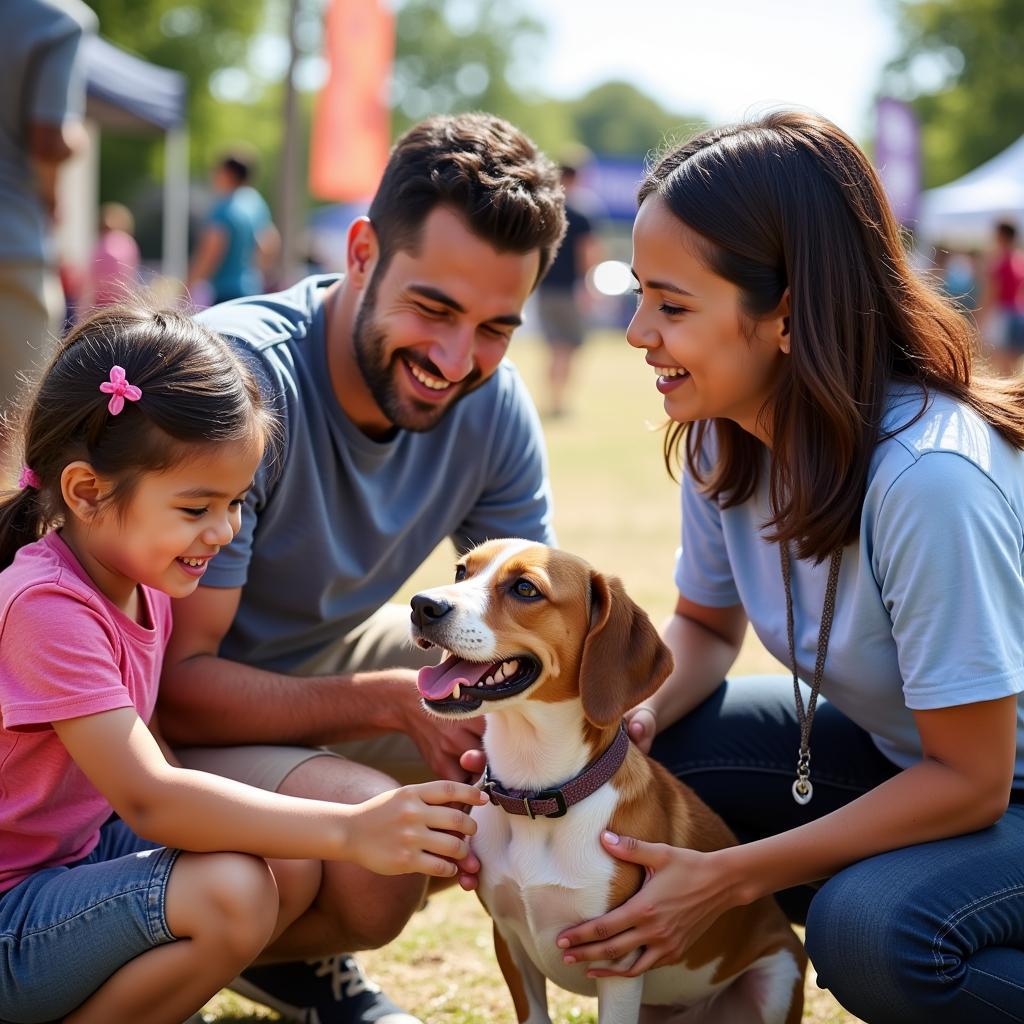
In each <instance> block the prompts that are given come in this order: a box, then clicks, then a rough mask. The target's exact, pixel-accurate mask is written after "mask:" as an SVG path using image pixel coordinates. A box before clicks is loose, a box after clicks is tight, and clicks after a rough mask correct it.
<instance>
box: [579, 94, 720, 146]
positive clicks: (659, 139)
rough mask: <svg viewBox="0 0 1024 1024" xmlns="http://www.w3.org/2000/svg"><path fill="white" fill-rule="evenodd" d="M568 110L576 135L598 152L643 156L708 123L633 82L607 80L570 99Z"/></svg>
mask: <svg viewBox="0 0 1024 1024" xmlns="http://www.w3.org/2000/svg"><path fill="white" fill-rule="evenodd" d="M568 109H569V117H570V119H571V122H572V125H573V128H574V132H575V136H576V138H577V139H578V140H579V141H580V142H582V143H583V144H584V145H585V146H586V147H587V148H588V149H591V150H593V151H594V152H595V153H609V154H624V155H630V156H634V155H643V154H645V153H647V152H648V151H649V150H657V149H658V148H660V147H661V146H664V145H666V144H668V143H671V142H673V141H677V140H679V139H680V138H682V137H685V136H687V135H690V134H692V133H693V132H694V131H695V130H697V129H699V128H703V127H704V126H705V125H706V124H707V122H706V121H704V120H703V119H702V118H700V117H697V116H695V115H692V114H690V115H687V114H679V113H672V112H670V111H668V110H665V108H664V107H662V106H661V104H660V103H658V101H657V100H655V99H652V98H651V97H650V96H648V95H647V94H646V93H644V92H641V91H640V90H639V89H638V88H637V87H636V86H635V85H631V84H630V83H629V82H614V81H613V82H604V83H603V84H601V85H598V86H596V87H595V88H593V89H591V90H590V91H589V92H587V93H586V94H585V95H584V96H581V97H580V98H579V99H578V100H571V101H569V103H568Z"/></svg>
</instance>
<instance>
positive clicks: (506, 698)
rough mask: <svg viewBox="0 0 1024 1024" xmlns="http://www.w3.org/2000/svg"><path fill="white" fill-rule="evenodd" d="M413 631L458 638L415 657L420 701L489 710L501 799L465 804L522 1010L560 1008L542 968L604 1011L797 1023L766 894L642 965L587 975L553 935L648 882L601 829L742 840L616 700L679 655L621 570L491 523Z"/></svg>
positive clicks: (797, 1000) (795, 999)
mask: <svg viewBox="0 0 1024 1024" xmlns="http://www.w3.org/2000/svg"><path fill="white" fill-rule="evenodd" d="M411 632H412V638H413V640H414V641H415V642H416V643H417V644H419V645H420V646H421V647H429V646H437V647H440V648H443V649H444V650H445V651H447V652H448V654H449V655H450V656H449V657H447V658H446V659H445V660H444V661H443V662H442V663H441V664H440V665H438V666H437V667H435V668H428V669H423V670H421V672H420V678H419V688H420V693H421V695H422V697H423V701H424V705H425V706H426V707H427V709H428V710H430V711H431V712H433V713H434V714H437V715H442V716H444V717H447V718H456V717H459V716H464V715H481V714H486V715H487V730H486V735H485V737H484V747H485V750H486V754H487V761H488V770H487V773H486V775H485V779H484V780H483V784H484V785H485V788H487V789H488V790H489V792H490V795H491V800H492V803H489V804H485V805H484V806H483V807H477V808H474V810H473V816H474V817H475V818H476V820H477V825H478V831H477V833H476V835H475V837H474V839H473V849H474V851H475V853H476V854H477V856H478V857H479V859H480V862H481V864H482V868H481V871H480V878H479V889H478V892H479V895H480V898H481V900H482V902H483V904H484V906H485V908H486V909H487V911H488V913H489V914H490V915H491V917H492V918H493V920H494V926H495V930H494V941H495V948H496V952H497V955H498V962H499V964H500V965H501V968H502V973H503V974H504V976H505V980H506V982H507V983H508V986H509V989H510V991H511V994H512V999H513V1001H514V1003H515V1008H516V1015H517V1018H518V1020H519V1021H527V1022H528V1024H543V1022H548V1021H549V1020H550V1018H549V1017H548V1012H547V996H546V992H545V983H544V979H545V978H550V979H551V981H553V982H554V983H555V984H556V985H559V986H561V987H562V988H564V989H568V990H570V991H573V992H578V993H581V994H583V995H595V994H596V995H597V997H598V1005H599V1020H600V1024H627V1022H630V1024H632V1022H635V1021H636V1020H637V1018H638V1015H639V1012H640V1007H641V1005H645V1006H647V1005H650V1006H661V1007H673V1008H678V1009H679V1010H680V1014H679V1016H673V1018H672V1019H673V1021H675V1020H679V1021H691V1020H692V1021H695V1022H696V1021H700V1022H702V1024H703V1022H710V1021H721V1022H723V1024H748V1022H749V1024H796V1022H798V1021H799V1020H800V1016H801V1012H802V1008H803V977H804V970H805V968H806V964H807V960H806V956H805V954H804V951H803V947H802V945H801V944H800V941H799V939H798V938H797V936H796V935H795V934H794V932H793V930H792V929H791V928H790V927H789V924H788V922H787V921H786V920H785V918H784V916H783V914H782V912H781V910H780V909H779V908H778V906H777V904H776V903H775V902H774V900H772V899H764V900H760V901H758V902H756V903H754V904H751V905H750V906H745V907H738V908H736V909H734V910H730V911H728V912H726V913H725V914H723V915H722V916H721V917H720V918H719V919H718V921H717V922H716V923H715V924H714V925H712V926H711V928H710V929H709V930H708V931H706V932H705V933H704V934H703V935H702V936H701V937H700V938H699V939H698V940H697V942H696V943H694V945H693V946H692V947H691V948H690V949H689V951H688V952H687V954H686V956H685V958H684V960H683V961H682V962H681V963H679V964H676V965H673V966H670V967H659V968H656V969H655V970H652V971H649V972H648V973H647V974H645V975H643V976H642V977H640V978H622V977H610V978H600V979H597V980H594V979H589V978H587V976H586V971H587V967H588V965H585V964H574V965H571V966H570V965H566V964H565V963H563V961H562V952H561V950H560V949H558V948H557V946H556V937H557V935H558V933H559V932H560V931H561V930H562V929H564V928H566V927H568V926H570V925H574V924H578V923H579V922H580V921H583V920H586V919H589V918H593V917H598V916H599V915H601V914H603V913H605V912H606V911H608V910H610V909H611V908H613V907H615V906H617V905H618V904H620V903H622V902H624V901H625V900H626V899H628V898H629V897H630V896H631V895H632V894H633V893H635V892H636V891H637V890H638V888H639V887H640V885H641V883H642V882H643V869H641V868H640V867H639V866H637V865H634V864H629V863H626V862H617V861H615V860H614V859H613V858H612V857H610V856H609V855H608V854H607V853H606V852H605V851H604V850H603V849H602V847H601V844H600V841H599V835H600V833H601V831H602V830H603V829H606V828H607V829H611V830H612V831H613V832H616V833H618V834H620V835H626V836H636V837H637V838H639V839H644V840H647V841H649V842H658V843H670V844H672V845H674V846H681V847H690V848H692V849H696V850H713V849H718V848H721V847H724V846H729V845H732V844H733V843H734V842H735V839H734V837H733V836H732V834H731V833H730V832H729V830H728V828H727V827H726V826H725V824H724V823H723V822H722V821H721V819H720V818H718V817H717V816H716V815H715V814H714V813H713V812H712V811H711V810H710V809H709V808H708V807H707V806H706V805H704V804H703V803H702V802H701V801H700V800H699V799H698V797H697V796H696V794H695V793H693V791H692V790H690V789H688V788H687V787H686V786H684V785H682V784H681V783H679V782H678V781H677V780H676V779H675V778H674V777H673V776H671V775H670V774H669V772H667V771H666V770H665V769H664V768H663V767H662V766H660V765H659V764H657V763H656V762H654V761H652V760H650V759H649V758H647V757H646V756H645V755H644V754H643V753H641V752H640V750H638V749H637V747H636V746H635V745H634V744H632V743H630V742H628V741H627V740H625V738H624V733H623V732H622V725H621V723H622V717H623V714H624V712H625V711H627V710H628V709H629V708H631V707H633V706H634V705H635V704H637V703H638V702H639V701H641V700H643V699H644V698H645V697H647V696H649V695H650V694H651V693H652V692H653V691H654V690H655V689H657V687H658V686H660V685H661V683H662V682H663V681H664V679H665V678H666V676H667V675H668V673H669V672H670V671H671V663H672V662H671V655H670V653H669V651H668V648H667V647H666V646H665V645H664V644H663V643H662V642H661V640H660V638H659V637H658V635H657V632H656V630H655V629H654V627H653V626H652V625H651V622H650V620H649V619H648V618H647V615H646V614H645V613H644V612H643V611H641V609H640V608H638V607H637V605H635V604H634V603H633V601H632V600H630V598H629V597H627V596H626V594H625V591H624V590H623V588H622V584H621V583H620V582H619V581H618V580H617V579H615V578H612V577H605V576H603V575H601V574H600V573H598V572H596V571H595V570H594V569H592V568H591V567H590V566H589V565H587V563H585V562H584V561H582V560H581V559H579V558H576V557H575V556H573V555H570V554H567V553H565V552H563V551H558V550H554V549H551V548H547V547H545V546H544V545H541V544H536V543H533V542H530V541H522V540H496V541H489V542H488V543H486V544H483V545H481V546H479V547H477V548H475V549H474V550H472V551H470V552H469V553H468V554H467V555H466V556H465V557H464V558H462V559H461V560H460V561H459V563H458V567H457V570H456V576H455V582H454V583H453V584H451V585H449V586H443V587H437V588H435V589H432V590H427V591H424V592H423V593H420V594H417V595H416V596H415V597H414V598H413V599H412V631H411ZM594 762H597V767H596V769H595V768H593V767H591V768H589V770H588V766H592V765H593V764H594ZM581 774H582V776H583V778H582V781H581V780H580V779H578V778H577V777H578V776H580V775H581ZM569 780H574V781H569ZM567 782H568V785H566V783H567ZM577 801H578V802H577Z"/></svg>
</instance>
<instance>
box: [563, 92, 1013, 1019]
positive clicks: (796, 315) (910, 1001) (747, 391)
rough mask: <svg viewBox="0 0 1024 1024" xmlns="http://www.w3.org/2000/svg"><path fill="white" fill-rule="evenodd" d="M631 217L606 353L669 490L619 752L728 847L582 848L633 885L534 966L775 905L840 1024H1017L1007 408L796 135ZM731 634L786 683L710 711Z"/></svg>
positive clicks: (676, 939)
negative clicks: (619, 306) (649, 627)
mask: <svg viewBox="0 0 1024 1024" xmlns="http://www.w3.org/2000/svg"><path fill="white" fill-rule="evenodd" d="M639 199H640V210H639V214H638V216H637V220H636V225H635V227H634V232H633V261H634V272H635V275H636V277H637V280H638V283H639V288H638V295H639V300H638V307H637V311H636V315H635V316H634V318H633V321H632V323H631V324H630V327H629V330H628V332H627V338H628V340H629V343H630V344H631V345H633V346H634V347H635V348H637V349H639V350H640V351H642V352H643V353H644V354H645V357H646V360H647V362H648V363H649V364H650V365H651V366H652V367H653V368H654V369H655V372H656V373H657V374H658V378H657V385H656V386H657V388H658V390H659V391H660V392H661V393H662V394H663V395H664V401H665V409H666V411H667V413H668V415H669V416H670V417H671V419H672V421H673V425H672V427H671V430H670V432H669V434H668V436H667V440H666V458H667V459H670V458H671V457H672V456H673V455H674V454H676V453H678V452H679V450H680V447H681V446H682V447H684V448H685V460H684V461H685V467H684V470H685V471H684V474H683V487H682V491H683V497H682V501H683V527H682V548H681V553H680V555H679V557H678V561H677V566H676V582H677V584H678V587H679V599H678V603H677V606H676V610H675V614H674V615H673V616H672V618H671V621H670V622H669V624H668V626H667V628H666V631H665V639H666V640H667V642H668V643H669V645H670V647H671V648H672V650H673V653H674V655H675V662H676V669H675V671H674V673H673V675H672V676H671V677H670V678H669V680H668V681H667V682H666V683H665V685H664V686H663V687H662V689H661V690H660V691H659V692H658V693H657V694H656V695H655V696H654V697H652V698H651V699H650V700H648V701H646V702H645V703H644V704H642V705H640V706H639V707H638V708H636V709H634V711H633V712H632V713H631V717H630V731H631V734H632V736H633V738H634V739H635V740H636V742H638V743H639V744H640V745H641V747H643V748H645V749H648V748H650V749H651V752H652V754H653V756H654V757H656V758H657V759H659V760H661V761H662V762H664V763H665V764H666V765H667V766H668V767H669V768H670V769H671V770H672V771H673V772H675V774H676V775H677V776H678V777H679V778H681V779H683V780H684V781H685V782H686V783H688V784H689V785H691V786H692V787H693V788H694V789H696V790H697V792H698V793H699V794H700V795H701V796H702V797H703V798H704V799H705V800H706V801H707V802H708V803H709V804H710V805H711V806H712V807H713V808H714V809H715V810H716V811H718V813H719V814H721V815H722V816H723V817H724V818H725V820H726V821H727V822H728V823H729V824H730V825H731V826H732V828H733V830H734V831H735V832H736V833H737V835H738V837H739V839H740V840H741V842H742V843H743V845H741V846H737V847H734V848H732V849H729V850H725V851H719V852H715V853H698V852H695V851H691V850H680V849H674V848H671V847H666V846H659V845H651V844H644V843H639V842H636V841H633V840H630V839H629V837H616V836H612V835H608V836H606V839H605V846H606V848H607V850H608V852H609V853H610V854H613V855H615V856H617V857H620V858H622V859H624V860H629V861H633V862H637V863H641V864H645V865H647V866H648V867H649V868H651V870H652V872H653V873H652V875H651V876H650V878H649V880H648V882H647V883H646V884H645V886H644V887H643V889H642V890H641V891H640V892H639V893H638V894H637V895H636V896H634V897H633V898H632V899H631V900H629V901H628V902H627V903H625V904H623V905H622V906H621V907H619V908H618V909H616V910H614V911H612V912H611V913H609V914H607V915H605V916H604V917H603V918H600V919H598V920H597V921H591V922H588V923H585V924H581V925H579V926H578V927H575V928H572V929H569V930H568V931H566V932H565V933H563V935H562V936H561V937H560V939H559V945H560V946H561V947H562V948H563V950H564V955H565V956H566V958H567V959H569V960H570V961H591V960H598V959H604V958H609V957H620V956H624V955H627V954H629V953H630V952H631V951H635V952H636V953H637V954H638V955H637V958H636V960H635V962H634V964H633V967H632V968H631V970H630V971H629V972H628V973H630V974H635V973H640V972H642V971H645V970H648V969H650V968H652V967H655V966H658V965H661V964H666V963H672V962H676V961H679V960H682V959H685V955H686V949H687V947H688V946H689V945H690V944H691V943H692V942H693V941H694V940H695V939H696V937H697V936H699V935H700V934H701V932H702V931H703V930H704V929H705V928H707V927H708V925H709V924H710V923H711V922H712V921H713V920H714V919H715V917H716V916H718V915H719V914H721V913H722V912H723V911H725V910H726V909H728V908H729V907H731V906H734V905H738V904H741V903H745V902H749V901H751V900H753V899H755V898H757V897H759V896H761V895H763V894H765V893H769V892H772V893H778V894H779V896H780V902H782V904H783V906H784V907H785V909H786V910H787V912H788V913H789V914H790V916H791V917H792V918H793V919H794V920H797V921H803V920H805V919H806V925H807V931H806V941H807V946H808V950H809V952H810V955H811V958H812V960H813V962H814V965H815V968H816V969H817V972H818V977H819V984H821V985H823V986H827V987H828V988H830V989H832V991H833V993H834V994H835V995H836V997H837V998H838V999H839V1001H840V1002H841V1003H842V1004H843V1005H844V1006H845V1007H847V1009H849V1010H850V1011H851V1012H852V1013H854V1014H856V1015H858V1016H859V1017H861V1018H862V1019H863V1020H865V1021H869V1022H872V1024H876V1022H888V1021H892V1022H899V1024H913V1022H918V1021H920V1022H922V1024H923V1022H927V1024H943V1022H950V1024H952V1022H956V1024H964V1022H966V1021H975V1022H978V1021H1009V1020H1018V1021H1024V754H1022V752H1024V739H1022V736H1024V729H1022V725H1021V723H1022V722H1024V715H1022V707H1024V702H1022V699H1021V697H1020V694H1021V691H1022V690H1024V575H1022V554H1021V552H1022V548H1024V527H1022V523H1024V451H1022V449H1024V387H1022V386H1021V384H1020V383H1011V382H999V381H996V380H993V379H988V378H982V377H981V376H979V375H976V374H975V373H974V370H973V368H972V355H973V349H974V338H973V336H972V334H971V329H970V327H969V326H968V324H967V323H966V321H965V320H964V319H963V318H962V317H961V316H960V315H959V314H958V313H957V312H956V311H955V310H954V309H953V308H952V307H950V306H948V305H946V304H945V302H944V301H943V300H941V299H940V298H939V297H938V296H936V295H935V294H933V293H932V292H930V291H929V290H928V289H927V287H926V286H925V285H924V284H922V283H921V282H920V281H918V280H917V279H916V278H915V277H914V276H913V275H912V273H911V271H910V269H909V267H908V264H907V261H906V259H905V257H904V253H903V249H902V245H901V239H900V235H899V230H898V228H897V225H896V223H895V222H894V220H893V218H892V215H891V213H890V212H889V209H888V206H887V204H886V200H885V198H884V194H883V192H882V188H881V186H880V184H879V181H878V178H877V176H876V175H875V173H874V171H873V170H872V168H871V166H870V164H869V163H868V161H867V159H866V158H865V157H864V155H863V154H862V153H861V152H860V150H859V149H858V148H857V147H856V145H855V144H854V143H853V142H852V141H851V140H850V139H849V138H848V137H847V136H846V135H844V134H843V133H842V132H841V131H840V130H839V129H838V128H836V127H835V126H834V125H832V124H830V123H829V122H828V121H825V120H824V119H822V118H819V117H816V116H813V115H810V114H806V113H793V112H780V113H773V114H770V115H768V116H766V117H764V118H762V119H760V120H757V121H754V122H751V123H748V124H743V125H739V126H737V127H732V128H726V129H719V130H713V131H709V132H705V133H703V134H701V135H699V136H697V137H696V138H695V139H693V140H692V141H690V142H688V143H686V144H685V145H683V146H681V147H679V148H677V149H676V150H674V151H673V152H671V153H669V154H668V155H667V156H665V157H664V158H663V159H662V160H661V161H660V162H659V163H658V165H657V166H656V167H655V168H654V169H653V170H652V171H651V172H650V173H649V175H648V176H647V178H646V180H645V181H644V183H643V185H642V186H641V189H640V196H639ZM748 621H749V622H751V623H752V624H753V626H754V628H755V630H756V631H757V633H758V636H759V637H760V638H761V640H762V642H763V643H764V645H765V646H766V647H767V648H768V650H769V651H770V652H771V653H773V654H774V655H775V656H776V657H777V658H779V660H780V661H782V662H783V663H785V664H787V665H794V664H795V667H794V669H793V674H794V678H793V679H790V678H788V677H778V678H775V677H765V678H759V679H732V680H728V681H727V682H724V683H723V682H721V680H722V679H723V677H724V676H725V674H726V673H727V672H728V670H729V668H730V666H731V665H732V663H733V661H734V659H735V657H736V655H737V653H738V651H739V648H740V643H741V641H742V638H743V636H744V631H745V628H746V624H747V622H748ZM797 674H799V676H800V678H801V679H802V680H806V681H807V683H810V684H812V685H811V686H810V687H808V686H807V685H805V684H804V683H801V684H800V685H799V687H797V684H796V680H795V676H796V675H797ZM819 687H820V691H821V694H822V699H821V700H820V701H818V700H817V690H818V688H819ZM798 697H799V699H798ZM652 741H653V746H652ZM652 1019H653V1018H652Z"/></svg>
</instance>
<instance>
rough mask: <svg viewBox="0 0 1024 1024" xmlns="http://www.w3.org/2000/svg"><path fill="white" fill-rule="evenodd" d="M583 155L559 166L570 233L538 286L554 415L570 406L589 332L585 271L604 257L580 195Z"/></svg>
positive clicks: (550, 406) (551, 413)
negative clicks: (570, 393)
mask: <svg viewBox="0 0 1024 1024" xmlns="http://www.w3.org/2000/svg"><path fill="white" fill-rule="evenodd" d="M581 159H582V158H580V157H574V158H572V159H567V160H566V161H564V162H563V163H562V165H561V167H560V168H559V171H560V174H561V179H562V188H563V189H564V190H565V216H566V229H565V238H564V239H563V240H562V245H561V247H560V248H559V250H558V253H557V255H556V256H555V260H554V262H553V263H552V264H551V269H550V270H549V271H548V272H547V275H546V276H545V278H544V280H543V281H541V283H540V287H539V288H538V289H537V312H538V314H539V316H540V326H541V332H542V334H543V337H544V340H545V342H547V344H548V347H549V348H550V350H551V355H550V362H549V363H548V395H547V406H546V409H545V412H546V414H547V415H548V416H550V417H558V416H562V415H564V413H565V412H566V402H565V397H566V394H567V391H568V387H569V378H570V374H571V372H572V364H573V360H574V358H575V356H576V352H577V351H578V350H579V348H580V347H581V346H582V344H583V342H584V340H585V338H586V310H585V303H586V295H585V289H586V277H587V273H588V271H589V270H590V269H591V267H593V266H594V265H595V264H596V263H597V262H598V260H599V259H600V258H601V257H600V252H601V246H600V242H599V240H598V238H597V235H596V234H595V232H594V225H593V220H592V213H593V211H588V212H589V213H590V214H591V215H588V212H585V207H586V205H587V204H586V203H585V202H583V201H581V195H580V190H579V187H578V185H577V180H578V177H579V166H580V162H581Z"/></svg>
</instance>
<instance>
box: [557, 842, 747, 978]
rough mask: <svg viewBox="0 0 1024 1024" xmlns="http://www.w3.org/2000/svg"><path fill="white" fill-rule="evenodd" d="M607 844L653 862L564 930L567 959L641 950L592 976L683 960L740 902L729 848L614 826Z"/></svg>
mask: <svg viewBox="0 0 1024 1024" xmlns="http://www.w3.org/2000/svg"><path fill="white" fill-rule="evenodd" d="M601 843H602V845H603V846H604V848H605V850H607V851H608V852H609V853H610V854H612V855H613V856H615V857H617V858H619V860H625V861H629V862H630V863H632V864H640V865H643V866H644V867H646V868H648V869H649V872H650V876H649V877H648V879H647V881H646V882H645V883H644V884H643V886H642V887H641V889H640V891H639V892H638V893H637V894H636V895H635V896H633V897H632V898H631V899H629V900H627V901H626V902H625V903H623V904H622V905H621V906H620V907H616V908H615V909H614V910H612V911H610V912H609V913H607V914H604V915H603V916H602V917H598V918H595V919H594V920H592V921H586V922H584V923H583V924H580V925H576V926H575V927H573V928H567V929H566V930H565V931H563V932H562V933H561V934H560V935H559V937H558V946H559V948H560V949H561V950H562V951H563V953H562V956H563V959H564V961H565V962H566V963H567V964H574V963H580V962H586V961H591V960H620V959H622V958H626V959H628V958H629V957H631V956H633V957H635V959H634V960H633V962H632V966H631V967H630V968H629V969H628V970H621V971H612V970H607V969H604V968H601V969H593V970H591V971H589V972H588V975H589V977H593V978H597V977H605V976H609V975H622V976H624V977H629V978H635V977H636V976H637V975H640V974H643V973H644V972H645V971H649V970H651V969H652V968H654V967H664V966H666V965H668V964H675V963H678V962H679V961H680V960H681V959H682V958H683V955H684V954H685V953H686V950H687V949H688V948H689V947H690V946H691V945H692V944H693V943H694V942H695V941H696V940H697V939H698V938H699V937H700V936H701V935H702V934H703V933H704V932H705V931H706V930H707V929H708V928H709V927H710V926H711V925H712V924H713V923H714V922H715V920H716V919H717V918H718V917H719V915H721V914H722V913H724V912H725V911H726V910H728V909H730V908H731V907H733V906H738V905H739V904H740V903H741V902H742V901H741V900H740V899H739V897H738V893H737V888H738V887H737V886H736V884H735V882H734V881H733V880H732V878H731V877H729V875H730V873H729V872H728V871H727V870H726V867H727V864H728V862H727V860H726V859H725V858H723V857H722V854H723V853H728V851H716V852H714V853H700V852H698V851H696V850H685V849H680V848H678V847H675V846H667V845H665V844H664V843H644V842H641V841H640V840H639V839H632V838H630V837H628V836H621V837H620V836H616V835H614V834H613V833H611V832H603V833H602V834H601Z"/></svg>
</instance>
